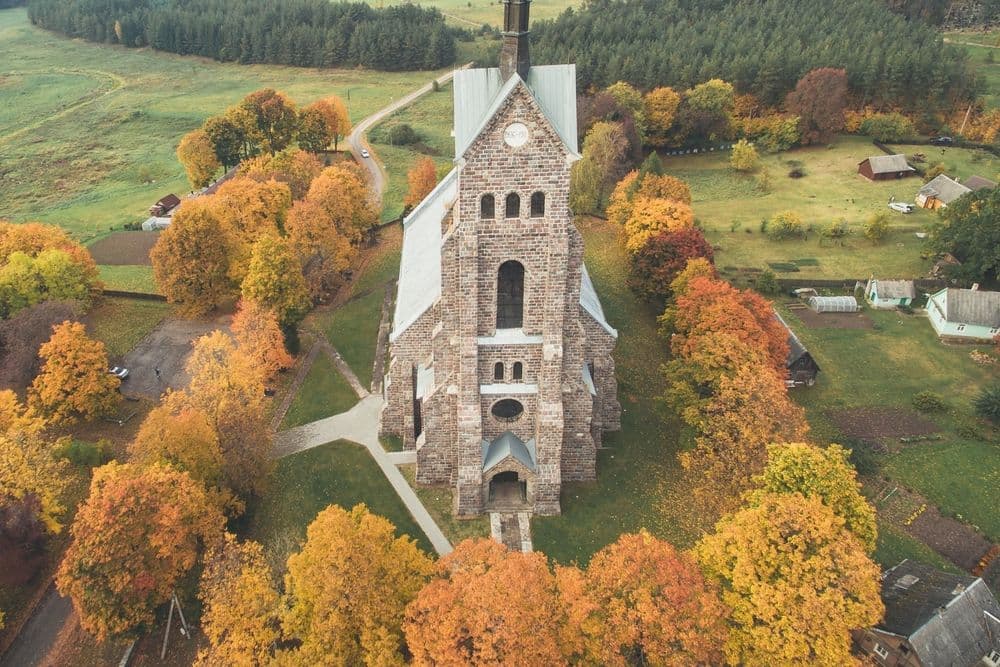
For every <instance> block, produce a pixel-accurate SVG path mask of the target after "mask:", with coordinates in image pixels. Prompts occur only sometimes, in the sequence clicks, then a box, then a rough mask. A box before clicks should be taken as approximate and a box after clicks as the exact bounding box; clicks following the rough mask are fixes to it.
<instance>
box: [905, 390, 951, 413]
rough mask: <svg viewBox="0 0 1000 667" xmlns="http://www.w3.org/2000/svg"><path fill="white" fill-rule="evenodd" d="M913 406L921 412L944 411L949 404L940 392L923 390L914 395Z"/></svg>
mask: <svg viewBox="0 0 1000 667" xmlns="http://www.w3.org/2000/svg"><path fill="white" fill-rule="evenodd" d="M913 407H915V408H916V409H917V410H920V411H921V412H942V411H943V410H944V409H945V408H946V407H947V406H946V405H945V402H944V398H943V397H942V396H941V395H940V394H936V393H934V392H933V391H922V392H920V393H919V394H916V395H915V396H914V397H913Z"/></svg>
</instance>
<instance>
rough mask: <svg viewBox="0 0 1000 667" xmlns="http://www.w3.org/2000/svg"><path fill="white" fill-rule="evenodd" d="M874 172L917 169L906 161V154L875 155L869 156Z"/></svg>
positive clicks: (889, 172)
mask: <svg viewBox="0 0 1000 667" xmlns="http://www.w3.org/2000/svg"><path fill="white" fill-rule="evenodd" d="M868 164H869V165H870V166H871V168H872V173H873V174H891V173H896V172H899V171H916V169H914V168H913V167H911V166H910V165H909V164H908V163H907V162H906V156H905V155H902V154H900V155H873V156H871V157H870V158H868Z"/></svg>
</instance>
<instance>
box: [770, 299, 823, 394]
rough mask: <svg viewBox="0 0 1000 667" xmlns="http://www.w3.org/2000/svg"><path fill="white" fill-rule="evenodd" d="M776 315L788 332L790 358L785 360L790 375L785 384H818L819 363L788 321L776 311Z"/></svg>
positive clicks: (790, 385)
mask: <svg viewBox="0 0 1000 667" xmlns="http://www.w3.org/2000/svg"><path fill="white" fill-rule="evenodd" d="M774 316H775V317H777V318H778V321H779V322H781V326H783V327H785V331H787V332H788V358H787V359H786V360H785V368H787V369H788V377H787V378H785V385H786V386H788V387H790V388H791V387H802V386H806V387H811V386H813V385H814V384H816V375H817V374H818V373H819V364H817V363H816V360H815V359H813V358H812V355H811V354H809V350H807V349H806V347H805V345H803V344H802V341H800V340H799V337H798V336H796V335H795V332H794V331H792V328H791V327H790V326H788V323H787V322H785V320H784V319H782V317H781V315H779V314H778V313H777V311H775V313H774Z"/></svg>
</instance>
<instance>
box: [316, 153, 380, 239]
mask: <svg viewBox="0 0 1000 667" xmlns="http://www.w3.org/2000/svg"><path fill="white" fill-rule="evenodd" d="M306 198H307V199H308V200H309V201H312V202H314V203H316V204H318V205H319V206H321V207H322V208H323V210H324V211H326V213H327V215H328V216H329V217H330V220H331V222H333V224H334V226H335V227H336V228H337V230H338V231H339V232H340V233H341V234H343V235H344V236H345V237H346V238H348V239H349V240H350V241H351V242H352V243H357V242H358V241H360V240H361V237H362V235H363V234H364V232H365V231H367V230H368V229H369V228H370V227H371V226H372V225H374V224H375V222H376V221H377V219H378V212H377V210H376V208H375V204H374V200H373V198H372V192H371V189H370V188H369V187H368V183H366V182H365V180H364V178H363V177H362V176H361V175H360V174H358V172H357V171H355V170H353V169H350V168H348V167H345V166H341V165H338V166H335V167H328V168H326V169H324V170H323V172H322V173H321V174H320V175H319V176H317V177H316V180H314V181H313V183H312V185H311V186H310V187H309V193H308V194H307V195H306Z"/></svg>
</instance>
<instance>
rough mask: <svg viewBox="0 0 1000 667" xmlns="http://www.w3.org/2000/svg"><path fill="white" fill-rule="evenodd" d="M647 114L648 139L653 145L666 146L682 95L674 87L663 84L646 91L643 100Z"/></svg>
mask: <svg viewBox="0 0 1000 667" xmlns="http://www.w3.org/2000/svg"><path fill="white" fill-rule="evenodd" d="M642 102H643V109H644V111H645V114H646V124H647V139H648V141H649V143H650V144H651V145H653V146H666V145H667V142H668V141H669V136H670V128H671V127H673V125H674V120H675V119H676V118H677V108H678V107H679V106H680V103H681V96H680V95H679V94H678V93H677V91H675V90H674V89H673V88H670V87H669V86H662V87H660V88H654V89H653V90H651V91H649V92H648V93H646V96H645V97H644V98H643V100H642Z"/></svg>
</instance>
